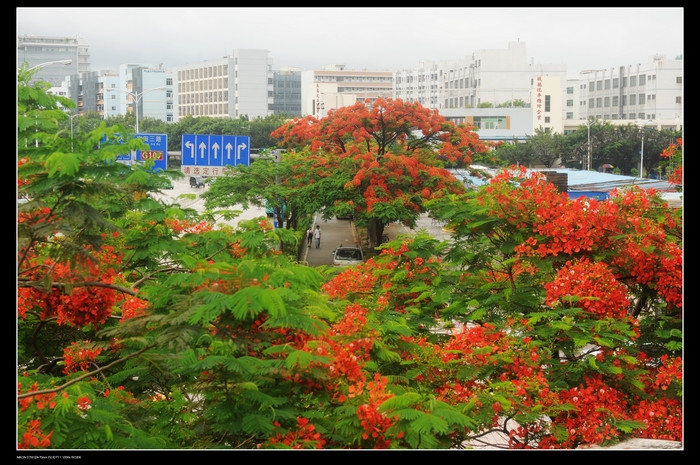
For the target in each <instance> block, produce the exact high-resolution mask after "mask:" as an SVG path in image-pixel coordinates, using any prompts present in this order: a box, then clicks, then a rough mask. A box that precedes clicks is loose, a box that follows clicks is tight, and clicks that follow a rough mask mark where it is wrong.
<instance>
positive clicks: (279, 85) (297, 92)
mask: <svg viewBox="0 0 700 465" xmlns="http://www.w3.org/2000/svg"><path fill="white" fill-rule="evenodd" d="M272 92H273V93H272V103H271V104H270V112H271V113H273V114H279V115H289V116H301V68H290V67H287V68H282V69H280V70H279V71H274V72H273V73H272Z"/></svg>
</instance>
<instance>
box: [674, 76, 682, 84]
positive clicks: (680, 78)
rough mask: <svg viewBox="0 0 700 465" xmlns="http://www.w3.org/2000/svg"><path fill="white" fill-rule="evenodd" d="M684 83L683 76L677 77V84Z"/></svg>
mask: <svg viewBox="0 0 700 465" xmlns="http://www.w3.org/2000/svg"><path fill="white" fill-rule="evenodd" d="M682 83H683V76H676V84H682Z"/></svg>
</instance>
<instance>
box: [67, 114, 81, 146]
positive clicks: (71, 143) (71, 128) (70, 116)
mask: <svg viewBox="0 0 700 465" xmlns="http://www.w3.org/2000/svg"><path fill="white" fill-rule="evenodd" d="M76 116H80V113H76V114H74V115H68V117H69V118H70V151H71V152H72V151H73V118H75V117H76Z"/></svg>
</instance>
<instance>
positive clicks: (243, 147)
mask: <svg viewBox="0 0 700 465" xmlns="http://www.w3.org/2000/svg"><path fill="white" fill-rule="evenodd" d="M246 147H248V146H247V145H245V142H242V143H240V144H238V145H237V146H236V160H240V159H241V149H245V148H246Z"/></svg>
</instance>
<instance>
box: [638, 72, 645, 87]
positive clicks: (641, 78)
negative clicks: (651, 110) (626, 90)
mask: <svg viewBox="0 0 700 465" xmlns="http://www.w3.org/2000/svg"><path fill="white" fill-rule="evenodd" d="M646 83H647V75H646V74H640V75H639V85H640V86H643V85H644V84H646Z"/></svg>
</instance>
